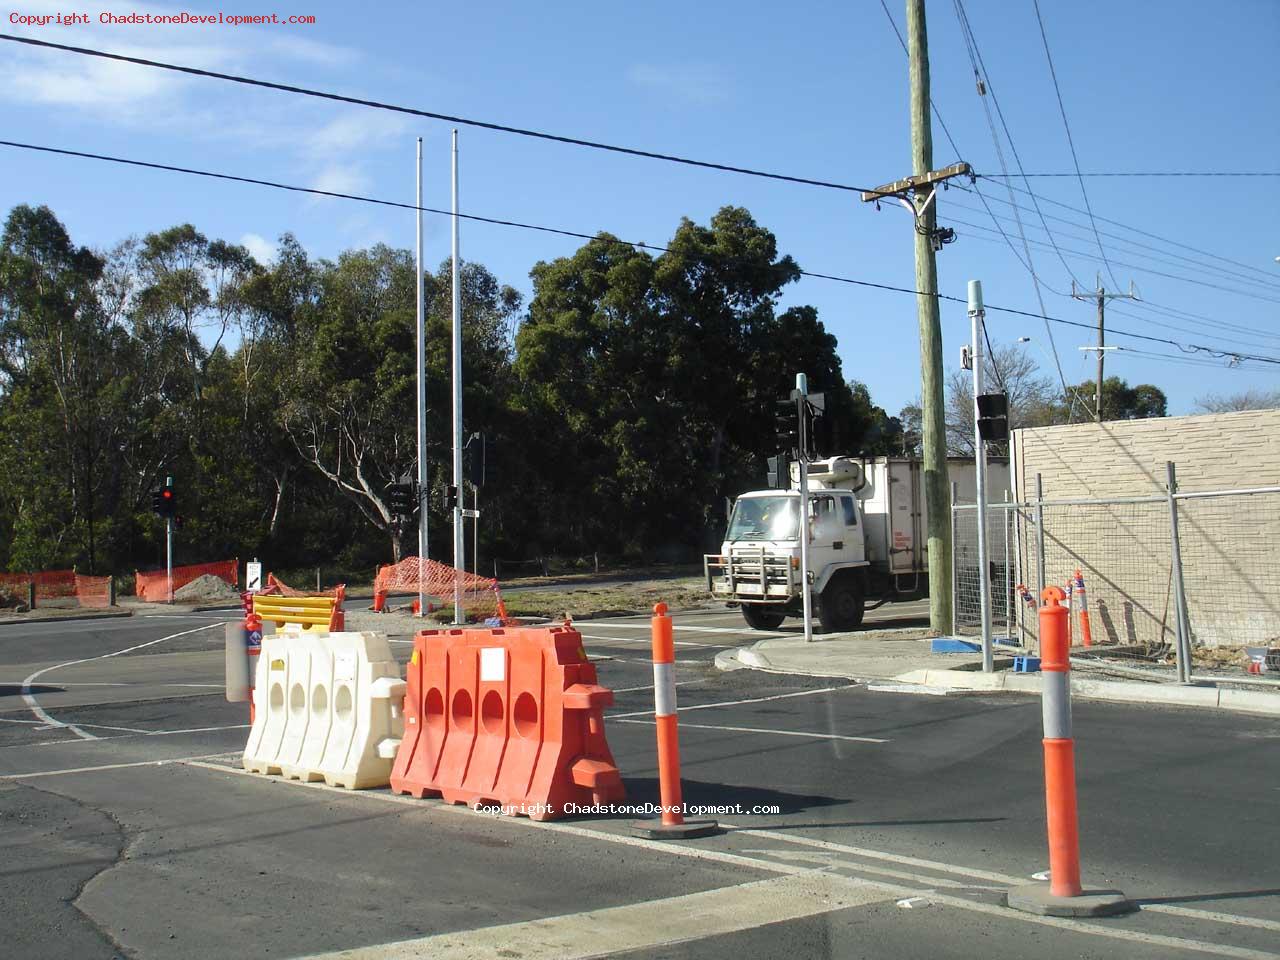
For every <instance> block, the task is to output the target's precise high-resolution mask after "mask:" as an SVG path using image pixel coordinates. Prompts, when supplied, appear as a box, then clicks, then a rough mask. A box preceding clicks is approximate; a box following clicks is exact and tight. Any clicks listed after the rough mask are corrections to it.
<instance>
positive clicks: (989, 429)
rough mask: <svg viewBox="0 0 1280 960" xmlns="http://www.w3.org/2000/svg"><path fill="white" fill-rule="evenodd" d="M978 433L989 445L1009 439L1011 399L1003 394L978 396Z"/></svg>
mask: <svg viewBox="0 0 1280 960" xmlns="http://www.w3.org/2000/svg"><path fill="white" fill-rule="evenodd" d="M978 433H979V435H980V436H981V437H982V439H983V440H985V441H987V442H988V443H992V442H994V441H998V440H1008V439H1009V398H1008V397H1006V396H1005V395H1004V394H1003V393H983V394H979V395H978Z"/></svg>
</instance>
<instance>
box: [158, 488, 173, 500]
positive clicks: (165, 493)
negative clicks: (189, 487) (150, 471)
mask: <svg viewBox="0 0 1280 960" xmlns="http://www.w3.org/2000/svg"><path fill="white" fill-rule="evenodd" d="M160 496H162V497H164V498H165V499H166V500H172V499H173V491H172V490H163V491H161V493H160Z"/></svg>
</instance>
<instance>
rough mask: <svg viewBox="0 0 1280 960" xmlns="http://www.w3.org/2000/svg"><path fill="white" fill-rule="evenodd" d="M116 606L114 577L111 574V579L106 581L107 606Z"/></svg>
mask: <svg viewBox="0 0 1280 960" xmlns="http://www.w3.org/2000/svg"><path fill="white" fill-rule="evenodd" d="M115 605H116V577H115V574H114V573H113V574H112V575H111V579H109V580H108V581H107V606H109V607H114V606H115Z"/></svg>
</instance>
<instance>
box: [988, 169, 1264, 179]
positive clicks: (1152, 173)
mask: <svg viewBox="0 0 1280 960" xmlns="http://www.w3.org/2000/svg"><path fill="white" fill-rule="evenodd" d="M1004 176H1005V174H996V173H989V174H987V177H988V178H989V179H994V178H995V177H1004ZM1018 176H1020V177H1280V172H1270V171H1261V170H1258V171H1249V172H1238V173H1237V172H1230V171H1226V170H1127V171H1123V172H1121V171H1116V172H1109V173H1021V174H1018Z"/></svg>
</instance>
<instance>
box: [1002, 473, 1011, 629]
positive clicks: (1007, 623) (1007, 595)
mask: <svg viewBox="0 0 1280 960" xmlns="http://www.w3.org/2000/svg"><path fill="white" fill-rule="evenodd" d="M1000 516H1001V518H1002V520H1003V521H1004V554H1003V555H1002V556H1001V560H1002V561H1003V563H1002V569H1003V570H1004V587H1003V589H1004V632H1005V636H1006V637H1007V638H1008V639H1010V640H1012V639H1013V576H1012V573H1013V568H1012V567H1011V566H1009V517H1010V511H1009V491H1008V490H1006V491H1004V508H1003V512H1002V513H1001V514H1000Z"/></svg>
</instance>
